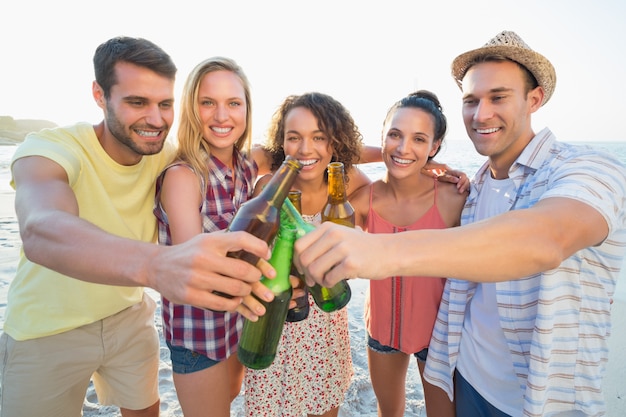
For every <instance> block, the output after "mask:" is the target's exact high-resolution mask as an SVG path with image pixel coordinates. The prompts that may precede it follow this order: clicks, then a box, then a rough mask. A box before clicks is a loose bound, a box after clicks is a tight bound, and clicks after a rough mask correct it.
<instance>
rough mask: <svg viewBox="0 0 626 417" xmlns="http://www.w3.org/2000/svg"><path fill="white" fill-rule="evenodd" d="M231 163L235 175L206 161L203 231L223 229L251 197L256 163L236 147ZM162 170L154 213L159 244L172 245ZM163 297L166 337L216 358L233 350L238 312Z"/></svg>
mask: <svg viewBox="0 0 626 417" xmlns="http://www.w3.org/2000/svg"><path fill="white" fill-rule="evenodd" d="M176 164H181V163H176ZM233 165H234V170H235V173H234V174H235V175H234V177H233V172H232V171H231V170H230V169H229V168H228V167H227V166H226V165H224V164H223V163H222V162H221V161H220V160H218V159H217V158H215V157H212V156H211V157H210V159H209V161H208V167H209V183H208V184H207V187H206V196H205V199H204V201H203V203H202V207H200V208H199V210H200V212H201V213H202V229H203V232H204V233H210V232H215V231H219V230H224V229H226V227H227V226H228V224H229V223H230V220H231V219H232V218H233V216H234V215H235V212H236V211H237V209H238V208H239V207H240V206H241V205H242V204H243V203H245V202H246V201H248V200H249V199H250V198H251V197H252V192H253V191H254V182H255V180H256V176H257V172H258V168H257V165H256V163H255V162H254V161H252V160H249V159H248V158H246V157H245V156H244V155H242V154H241V153H240V152H238V151H236V150H235V152H234V155H233ZM189 168H190V169H191V167H189ZM165 172H166V171H164V172H163V173H162V174H161V175H160V176H159V178H158V179H157V185H156V204H155V208H154V214H155V216H156V217H157V220H158V226H159V244H162V245H171V244H172V239H171V235H170V230H169V223H168V220H167V214H166V213H165V211H164V210H163V207H162V206H161V204H160V202H159V200H160V198H159V196H160V191H161V185H162V183H163V177H164V174H165ZM172 279H176V277H172ZM162 301H163V303H162V316H163V333H164V335H165V340H166V341H168V342H169V343H171V344H172V345H174V346H184V347H185V348H187V349H189V350H192V351H194V352H197V353H200V354H203V355H205V356H207V357H209V358H210V359H213V360H215V361H222V360H224V359H226V358H228V357H229V356H230V355H232V354H233V353H234V352H236V350H237V342H238V341H239V334H240V332H241V328H242V326H243V318H242V317H241V316H240V315H239V314H237V313H221V312H216V311H210V310H204V309H200V308H196V307H192V306H190V305H186V304H174V303H172V302H170V301H169V300H168V299H166V298H162Z"/></svg>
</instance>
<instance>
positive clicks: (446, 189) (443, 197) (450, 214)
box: [437, 182, 469, 226]
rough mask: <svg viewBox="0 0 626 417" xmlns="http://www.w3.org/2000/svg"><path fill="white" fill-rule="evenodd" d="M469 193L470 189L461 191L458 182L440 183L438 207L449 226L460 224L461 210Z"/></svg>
mask: <svg viewBox="0 0 626 417" xmlns="http://www.w3.org/2000/svg"><path fill="white" fill-rule="evenodd" d="M468 195H469V192H468V191H465V192H463V193H459V190H458V189H457V188H456V184H452V183H448V182H439V183H438V193H437V207H438V208H439V211H440V213H441V214H442V216H443V217H444V219H445V221H446V223H447V224H448V225H449V226H457V225H459V224H460V217H461V211H463V206H464V205H465V200H467V196H468Z"/></svg>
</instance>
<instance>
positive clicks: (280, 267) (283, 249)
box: [261, 225, 296, 294]
mask: <svg viewBox="0 0 626 417" xmlns="http://www.w3.org/2000/svg"><path fill="white" fill-rule="evenodd" d="M295 240H296V229H295V228H293V227H289V225H282V226H281V227H280V229H279V230H278V234H277V235H276V240H274V248H272V256H271V258H270V261H269V262H270V264H271V265H272V266H273V267H274V269H275V270H276V277H275V278H274V279H267V278H265V277H263V279H262V280H261V282H262V283H263V285H265V286H266V287H267V288H268V289H269V290H271V291H272V292H273V293H274V294H279V293H281V292H283V291H287V290H288V289H290V288H291V283H290V282H289V274H290V273H291V261H292V258H293V244H294V242H295Z"/></svg>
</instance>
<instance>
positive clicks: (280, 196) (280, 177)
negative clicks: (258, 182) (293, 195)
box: [259, 157, 302, 208]
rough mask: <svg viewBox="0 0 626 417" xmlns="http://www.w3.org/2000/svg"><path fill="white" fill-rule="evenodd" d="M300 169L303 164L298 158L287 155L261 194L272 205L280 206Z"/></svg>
mask: <svg viewBox="0 0 626 417" xmlns="http://www.w3.org/2000/svg"><path fill="white" fill-rule="evenodd" d="M300 169H302V165H301V164H300V163H299V162H298V161H297V160H296V159H294V158H291V157H287V158H286V159H285V161H284V162H283V164H282V165H281V166H280V168H278V170H277V171H276V173H275V174H274V175H273V176H272V179H271V180H270V181H269V182H268V183H267V185H266V186H265V187H264V188H263V190H262V191H261V193H260V194H259V196H261V198H263V199H264V200H266V201H268V202H269V204H270V205H272V206H274V207H278V208H280V206H281V205H282V204H283V201H285V199H286V198H287V195H288V194H289V190H290V189H291V186H292V185H293V183H294V182H295V180H296V176H297V175H298V173H299V172H300Z"/></svg>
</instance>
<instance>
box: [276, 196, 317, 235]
mask: <svg viewBox="0 0 626 417" xmlns="http://www.w3.org/2000/svg"><path fill="white" fill-rule="evenodd" d="M280 223H281V225H283V224H285V225H289V226H290V227H295V229H296V235H297V237H302V236H304V235H306V234H307V233H309V232H310V231H311V230H313V229H315V226H313V225H312V224H309V223H307V222H305V221H304V219H303V218H302V216H301V215H300V212H299V211H298V210H297V209H296V207H295V206H294V205H293V203H292V202H291V200H289V199H287V200H285V203H284V204H283V206H282V208H281V209H280Z"/></svg>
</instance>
